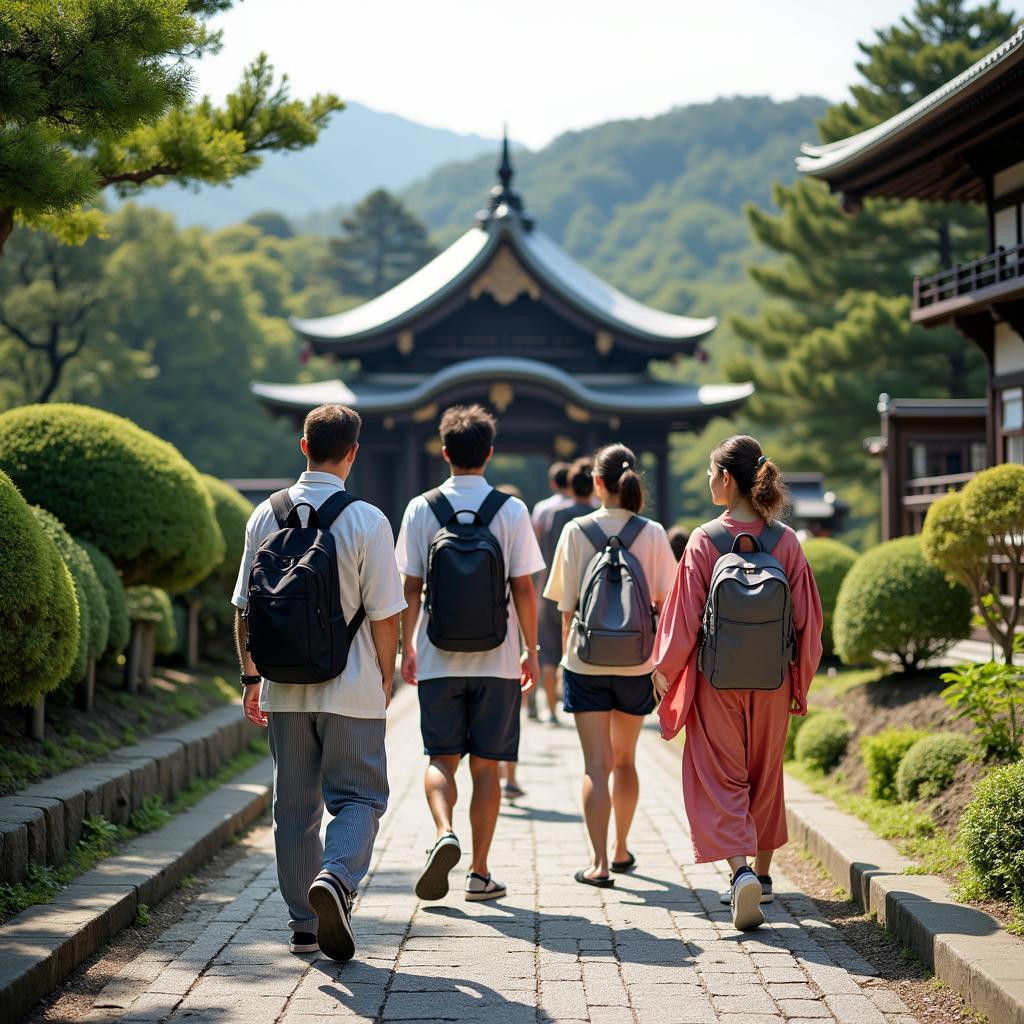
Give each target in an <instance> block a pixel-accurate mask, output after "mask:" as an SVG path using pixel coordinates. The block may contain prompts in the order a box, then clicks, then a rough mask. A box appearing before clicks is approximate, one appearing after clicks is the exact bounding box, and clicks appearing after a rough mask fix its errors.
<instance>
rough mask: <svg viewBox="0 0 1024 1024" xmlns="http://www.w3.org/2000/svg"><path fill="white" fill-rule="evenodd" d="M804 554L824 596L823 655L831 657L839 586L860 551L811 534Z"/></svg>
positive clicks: (819, 593)
mask: <svg viewBox="0 0 1024 1024" xmlns="http://www.w3.org/2000/svg"><path fill="white" fill-rule="evenodd" d="M804 555H806V557H807V563H808V564H809V565H810V567H811V572H812V573H814V581H815V583H817V584H818V595H819V596H820V597H821V610H822V613H823V616H824V626H823V628H822V631H821V643H822V648H823V654H824V655H825V656H826V657H831V656H832V655H833V654H834V653H835V648H834V646H833V642H832V620H833V618H834V617H835V611H836V600H837V599H838V597H839V587H840V585H841V584H842V582H843V580H844V579H845V578H846V574H847V573H848V572H849V571H850V569H851V568H852V566H853V563H854V562H856V561H857V552H856V551H854V550H853V548H851V547H849V546H848V545H846V544H843V543H841V542H840V541H838V540H832V539H831V538H829V537H811V538H809V539H808V540H805V541H804Z"/></svg>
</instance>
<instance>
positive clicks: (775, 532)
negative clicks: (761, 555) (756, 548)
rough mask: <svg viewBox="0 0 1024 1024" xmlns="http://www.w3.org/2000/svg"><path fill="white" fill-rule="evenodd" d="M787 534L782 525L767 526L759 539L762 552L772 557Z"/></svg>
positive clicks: (771, 524)
mask: <svg viewBox="0 0 1024 1024" xmlns="http://www.w3.org/2000/svg"><path fill="white" fill-rule="evenodd" d="M785 532H786V528H785V526H783V525H782V523H768V524H766V525H765V528H764V529H763V530H762V531H761V536H760V537H758V540H759V541H760V542H761V550H762V551H764V552H765V553H766V554H769V555H770V554H771V553H772V552H773V551H774V550H775V545H776V544H778V543H779V541H780V540H782V537H783V535H784V534H785Z"/></svg>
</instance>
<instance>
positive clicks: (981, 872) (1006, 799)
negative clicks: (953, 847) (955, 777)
mask: <svg viewBox="0 0 1024 1024" xmlns="http://www.w3.org/2000/svg"><path fill="white" fill-rule="evenodd" d="M958 834H959V839H960V843H961V845H962V846H963V849H964V854H965V856H966V858H967V863H968V864H969V865H970V866H971V868H973V869H974V873H975V875H976V877H977V880H978V881H979V882H980V884H981V888H982V893H981V895H983V896H988V897H990V898H993V899H998V898H1000V897H1008V898H1009V899H1011V900H1012V901H1013V903H1014V905H1015V906H1016V907H1017V909H1018V910H1019V911H1024V760H1021V761H1015V762H1014V763H1013V764H1008V765H1004V766H1003V767H1002V768H994V769H993V770H992V771H990V772H989V773H988V775H986V776H985V778H983V779H982V780H981V782H979V783H978V785H977V787H976V788H975V790H974V796H973V797H972V798H971V800H970V802H969V803H968V804H967V806H966V807H965V808H964V812H963V815H962V816H961V818H960V826H959V830H958Z"/></svg>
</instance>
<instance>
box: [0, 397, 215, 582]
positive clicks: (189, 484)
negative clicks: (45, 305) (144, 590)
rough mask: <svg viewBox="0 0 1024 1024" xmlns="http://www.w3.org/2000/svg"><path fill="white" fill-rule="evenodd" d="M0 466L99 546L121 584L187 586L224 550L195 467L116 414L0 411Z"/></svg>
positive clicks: (33, 499)
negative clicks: (114, 569)
mask: <svg viewBox="0 0 1024 1024" xmlns="http://www.w3.org/2000/svg"><path fill="white" fill-rule="evenodd" d="M0 469H3V470H5V471H6V472H7V473H9V474H10V477H11V479H12V480H13V481H14V483H15V484H16V485H17V486H18V487H19V488H20V489H21V491H22V493H23V494H24V495H25V498H26V499H27V500H28V501H29V502H30V503H33V504H38V505H42V506H43V507H44V508H46V509H49V511H51V512H52V513H53V514H54V515H55V516H56V517H57V518H58V519H59V520H60V521H61V522H62V523H64V525H65V526H66V527H67V529H68V531H69V532H70V533H71V534H72V535H74V536H76V537H83V538H84V539H85V540H89V541H92V542H93V543H94V544H95V545H96V546H97V547H98V548H99V549H100V550H101V551H103V552H104V554H106V555H107V556H108V557H109V558H110V560H111V561H112V562H113V563H114V564H115V565H116V566H117V567H118V569H119V570H120V572H121V576H122V578H123V579H124V581H125V583H126V584H129V585H131V584H135V583H149V584H152V585H154V586H161V587H164V588H165V589H169V590H175V591H177V590H184V589H186V588H187V587H190V586H192V585H193V584H194V583H197V582H198V581H199V580H201V579H202V578H203V577H204V576H205V575H206V574H207V573H208V572H209V571H210V570H211V569H212V568H213V567H214V566H215V565H217V563H218V562H220V560H221V559H222V558H223V556H224V539H223V537H221V535H220V530H219V529H218V527H217V522H216V520H215V519H214V515H213V503H212V501H211V500H210V496H209V492H208V491H207V489H206V488H205V487H204V486H203V482H202V480H201V479H200V476H199V474H198V472H197V471H196V470H195V468H194V467H193V466H192V465H191V464H190V463H189V462H188V461H186V460H185V459H184V458H183V457H182V456H181V455H180V453H179V452H178V450H177V449H176V448H174V447H173V446H172V445H169V444H168V443H167V442H166V441H162V440H160V438H158V437H156V436H155V435H153V434H150V433H149V432H148V431H145V430H143V429H142V428H141V427H138V426H136V425H135V424H134V423H132V422H131V421H130V420H126V419H123V418H122V417H120V416H114V415H112V414H111V413H108V412H103V411H101V410H99V409H90V408H87V407H86V406H80V405H30V406H25V407H23V408H20V409H13V410H11V411H10V412H6V413H4V414H3V415H2V416H0Z"/></svg>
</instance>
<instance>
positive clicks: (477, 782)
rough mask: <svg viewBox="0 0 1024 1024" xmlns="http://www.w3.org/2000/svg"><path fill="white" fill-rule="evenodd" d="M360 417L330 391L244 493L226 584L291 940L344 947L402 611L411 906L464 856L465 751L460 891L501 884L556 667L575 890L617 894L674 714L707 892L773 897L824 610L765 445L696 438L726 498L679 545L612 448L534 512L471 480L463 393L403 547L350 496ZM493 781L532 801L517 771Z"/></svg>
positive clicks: (713, 486) (369, 835) (380, 798)
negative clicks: (329, 398) (425, 841)
mask: <svg viewBox="0 0 1024 1024" xmlns="http://www.w3.org/2000/svg"><path fill="white" fill-rule="evenodd" d="M359 429H360V419H359V416H358V414H357V413H355V412H354V411H353V410H351V409H347V408H345V407H343V406H339V405H326V406H321V407H319V408H317V409H314V410H313V411H312V412H311V413H310V414H309V415H308V416H307V418H306V421H305V425H304V430H303V437H302V439H301V441H300V448H301V451H302V453H303V455H304V456H305V458H306V460H307V470H306V472H304V473H302V474H301V476H300V477H299V479H298V481H297V482H296V483H295V484H294V485H293V486H291V487H290V488H288V489H286V490H284V491H280V492H277V493H276V494H274V495H273V496H272V497H271V498H270V499H268V500H267V501H265V502H263V503H262V504H261V505H259V506H258V507H257V508H256V509H255V510H254V512H253V514H252V516H251V518H250V520H249V523H248V525H247V527H246V536H245V549H244V554H243V557H242V562H241V565H240V567H239V573H238V582H237V585H236V588H235V593H234V597H233V603H234V604H235V606H236V608H237V610H238V613H237V616H236V634H237V640H238V652H239V658H240V661H241V666H242V674H241V683H242V687H243V704H244V709H245V714H246V717H247V718H248V719H249V720H250V721H251V722H252V723H254V724H256V725H259V726H263V727H267V728H269V734H270V746H271V752H272V755H273V758H274V769H275V770H274V804H273V819H274V837H275V844H276V850H277V863H278V875H279V879H280V888H281V893H282V896H283V898H284V900H285V903H286V905H287V907H288V912H289V926H290V928H291V933H292V934H291V941H290V949H291V950H292V951H293V952H296V953H300V952H314V951H316V950H317V949H320V950H322V951H323V952H324V953H325V954H326V955H327V956H329V957H331V958H332V959H335V960H340V961H344V960H348V959H350V958H351V957H352V956H353V955H354V953H355V948H356V944H355V937H354V933H353V930H352V924H351V904H352V899H353V896H354V894H355V892H356V889H357V887H358V884H359V882H360V880H361V879H362V878H363V876H364V875H365V873H366V871H367V869H368V867H369V863H370V857H371V852H372V848H373V843H374V840H375V838H376V834H377V828H378V823H379V819H380V817H381V815H382V814H383V813H384V811H385V809H386V807H387V801H388V782H387V770H386V756H385V747H384V720H385V716H386V710H387V707H388V705H389V703H390V699H391V687H392V680H393V677H394V666H395V664H396V659H397V657H398V648H399V632H400V628H399V627H401V640H402V643H401V648H402V650H401V677H402V679H403V680H404V681H405V682H406V683H408V684H409V685H411V686H415V687H416V688H417V693H418V698H419V708H420V726H421V732H422V736H423V745H424V752H425V754H426V756H427V758H428V764H427V769H426V775H425V780H424V789H425V795H426V801H427V805H428V808H429V810H430V814H431V816H432V818H433V822H434V826H435V829H436V838H435V842H434V844H433V846H432V848H431V849H430V851H429V853H428V855H427V859H426V863H425V864H424V867H423V869H422V871H421V873H420V875H419V878H418V880H417V881H416V883H415V891H416V895H417V896H418V897H419V898H420V899H423V900H440V899H443V898H444V897H445V896H446V895H447V893H448V888H449V881H448V879H449V873H450V872H451V871H452V869H453V868H454V867H455V866H456V864H458V863H459V861H460V860H461V859H462V856H463V849H462V843H461V841H460V839H459V837H458V836H457V835H456V832H455V830H454V823H453V815H454V809H455V805H456V801H457V798H458V787H457V781H456V777H457V773H458V768H459V764H460V762H461V760H462V758H464V757H467V758H468V765H469V773H470V777H471V780H472V796H471V801H470V807H469V821H470V829H471V833H472V843H471V854H470V859H469V870H468V872H467V874H466V877H465V885H464V895H465V898H466V899H467V900H473V901H476V900H492V899H496V898H500V897H501V896H504V895H505V893H506V891H507V889H506V886H505V885H504V884H503V883H502V882H501V881H500V880H499V879H497V878H496V877H495V876H494V875H493V874H492V873H491V871H490V867H489V855H490V851H491V845H492V841H493V838H494V834H495V830H496V827H497V824H498V819H499V813H500V807H501V799H502V782H501V769H502V766H503V765H508V766H513V767H514V765H515V762H516V760H517V758H518V753H519V738H520V714H521V705H522V704H523V698H524V695H528V694H530V693H531V691H533V688H534V687H535V685H537V684H541V685H542V688H543V690H544V693H545V696H546V705H547V706H546V712H547V718H548V721H549V722H550V723H551V725H552V726H555V725H558V724H559V719H558V714H557V704H558V693H559V683H560V684H561V704H562V709H563V711H564V713H565V714H567V715H571V716H572V717H573V719H574V722H575V725H576V730H577V733H578V736H579V740H580V746H581V748H582V753H583V809H584V817H585V821H586V826H587V831H588V834H589V837H590V843H591V851H590V854H591V855H590V859H589V863H588V864H586V865H585V866H583V867H581V869H580V870H578V871H577V872H576V873H575V879H576V881H577V882H578V883H580V884H581V885H587V886H595V887H599V888H605V887H610V886H613V885H615V877H614V876H615V875H616V874H624V873H628V872H630V871H632V870H633V869H634V868H635V867H636V866H637V858H636V857H635V856H634V855H633V853H632V852H631V851H630V849H629V831H630V826H631V823H632V820H633V816H634V813H635V810H636V807H637V802H638V797H639V779H638V776H637V771H636V767H635V751H636V746H637V741H638V738H639V735H640V729H641V727H642V725H643V722H644V719H645V716H647V715H649V714H650V713H652V712H653V711H655V709H656V708H657V710H658V714H659V718H660V722H661V731H662V735H663V736H664V737H666V738H671V737H672V736H674V735H676V734H677V733H678V732H679V731H680V730H681V729H683V728H685V729H686V743H685V745H684V747H683V756H682V760H683V799H684V802H685V807H686V813H687V816H688V820H689V824H690V832H691V837H692V841H693V849H694V854H695V857H696V859H697V861H698V862H707V861H716V860H723V861H727V862H728V864H729V867H730V870H731V884H730V888H729V892H728V893H727V894H725V895H724V896H723V902H725V903H727V904H729V905H730V906H731V913H732V919H733V922H734V924H735V925H736V927H737V928H739V929H743V930H745V929H750V928H754V927H757V926H758V925H759V924H760V923H761V922H762V921H763V913H762V911H761V909H760V906H761V904H762V903H764V902H768V901H770V900H771V899H772V883H771V877H770V866H771V859H772V854H773V853H774V851H775V850H776V849H778V848H779V847H780V846H782V845H783V844H784V843H785V842H786V838H787V837H786V821H785V811H784V806H783V791H782V760H783V749H784V746H785V739H786V732H787V723H788V718H789V716H790V715H803V714H805V713H806V709H807V701H806V695H807V689H808V686H809V683H810V680H811V678H812V676H813V675H814V672H815V670H816V669H817V665H818V661H819V659H820V655H821V622H822V620H821V606H820V602H819V600H818V595H817V590H816V588H815V583H814V578H813V576H812V574H811V572H810V569H809V568H808V565H807V562H806V560H805V559H804V556H803V552H802V549H801V547H800V544H799V542H798V541H797V538H796V536H795V534H794V533H793V531H792V530H790V529H789V528H788V527H786V526H784V525H783V524H782V523H781V522H780V516H781V513H782V511H783V507H784V504H785V491H784V488H783V486H782V482H781V478H780V474H779V471H778V469H777V467H776V466H775V464H774V463H773V462H772V461H771V460H770V459H769V458H768V457H767V456H766V455H765V454H764V453H763V452H762V451H761V448H760V446H759V445H758V443H757V441H755V440H754V439H753V438H750V437H745V436H738V437H732V438H729V439H728V440H726V441H724V442H723V443H722V444H720V445H719V446H718V447H717V448H716V449H715V451H714V452H712V453H711V457H710V463H709V468H708V477H709V486H710V491H711V497H712V501H713V502H714V503H715V504H716V505H719V506H724V508H725V512H724V513H723V515H722V516H720V517H719V518H718V519H716V520H713V521H712V522H710V523H708V524H705V525H704V526H703V527H701V528H698V529H696V530H694V531H693V533H692V535H690V536H689V538H688V539H687V537H686V536H685V535H683V536H679V534H678V533H676V534H675V535H673V536H672V537H671V538H670V536H669V534H667V533H666V531H665V529H664V527H663V526H662V525H661V524H660V523H657V522H654V521H652V520H650V519H647V518H644V517H643V516H642V515H641V512H642V509H643V507H644V488H643V478H642V473H641V471H640V468H639V466H638V465H637V459H636V456H635V455H634V453H633V452H632V451H631V450H630V449H629V448H627V447H626V446H625V445H622V444H618V443H613V444H608V445H605V446H604V447H602V448H600V449H599V450H598V451H597V452H596V453H595V454H594V456H593V458H592V459H581V460H578V461H577V462H575V463H573V464H572V465H565V464H556V465H555V466H553V467H552V469H551V473H550V476H549V482H550V485H551V489H552V494H551V496H550V498H547V499H545V500H544V501H542V502H540V503H539V504H538V505H537V506H536V507H535V508H534V510H533V514H532V516H531V514H530V512H529V511H528V510H527V507H526V505H524V504H523V502H522V501H521V500H520V499H519V498H518V497H516V496H514V494H510V493H509V491H510V490H513V489H512V488H495V487H492V486H491V484H490V483H489V482H488V481H487V479H486V477H485V472H486V469H487V466H488V463H489V462H490V460H491V457H492V456H493V454H494V441H495V436H496V432H497V425H496V423H495V420H494V418H493V417H492V416H491V415H490V414H489V413H488V412H487V411H486V410H484V409H483V408H481V407H480V406H458V407H453V408H450V409H448V410H447V411H446V412H445V413H444V414H443V416H442V417H441V421H440V439H441V445H442V449H441V451H442V455H443V457H444V460H445V462H446V463H447V464H448V467H449V469H450V475H449V477H448V479H447V480H445V482H444V483H442V484H441V485H440V487H438V488H435V489H434V490H432V491H429V492H427V493H426V494H422V495H418V496H416V497H414V498H413V499H412V500H411V501H410V502H409V505H408V507H407V508H406V510H405V514H404V516H403V518H402V523H401V528H400V530H399V534H398V539H397V543H396V544H395V545H394V546H393V544H392V537H393V535H392V531H391V527H390V524H389V523H388V520H387V519H386V517H385V516H384V515H383V513H381V512H380V511H379V510H378V509H376V508H374V507H373V506H372V505H370V504H369V503H367V502H365V501H361V500H359V499H358V498H355V497H354V496H353V495H351V494H349V492H347V491H346V490H345V481H346V479H347V478H348V476H349V474H350V472H351V470H352V466H353V463H354V461H355V460H356V458H357V454H358V450H359ZM537 579H540V580H542V581H543V587H542V591H541V593H538V590H539V589H540V588H538V586H536V585H535V580H537ZM534 706H535V705H534ZM531 713H533V712H531ZM536 713H537V714H539V709H538V710H537V712H536ZM505 793H506V795H507V796H508V797H510V798H516V797H518V796H520V795H522V790H521V788H520V787H519V785H518V782H517V781H516V777H515V774H514V770H513V771H512V773H511V774H510V775H509V777H508V780H507V782H506V785H505ZM325 807H326V809H327V811H328V813H329V821H328V824H327V826H326V831H325V834H324V839H323V841H321V822H322V819H323V812H324V809H325ZM613 817H614V834H613V836H612V837H611V841H610V842H609V828H610V825H611V823H612V819H613ZM751 862H753V866H751Z"/></svg>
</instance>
